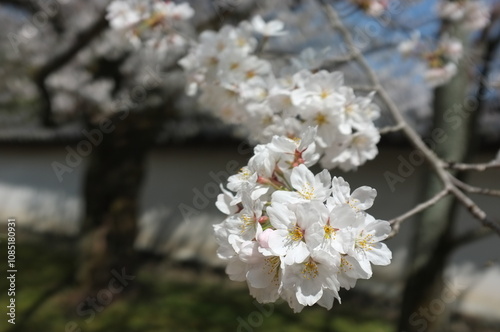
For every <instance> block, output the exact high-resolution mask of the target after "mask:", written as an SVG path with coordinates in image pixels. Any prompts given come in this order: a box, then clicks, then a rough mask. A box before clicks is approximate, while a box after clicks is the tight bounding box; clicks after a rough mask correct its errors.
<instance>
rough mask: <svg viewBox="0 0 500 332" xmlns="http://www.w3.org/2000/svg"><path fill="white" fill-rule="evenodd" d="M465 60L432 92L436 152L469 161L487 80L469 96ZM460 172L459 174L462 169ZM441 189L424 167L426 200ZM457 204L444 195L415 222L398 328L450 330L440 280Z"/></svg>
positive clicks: (491, 45)
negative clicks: (438, 137) (437, 134)
mask: <svg viewBox="0 0 500 332" xmlns="http://www.w3.org/2000/svg"><path fill="white" fill-rule="evenodd" d="M486 31H487V30H486ZM461 37H462V39H464V40H465V38H463V36H461ZM498 42H499V38H498V37H497V38H496V39H494V40H488V42H487V43H486V46H487V47H486V49H485V52H484V55H483V59H481V62H482V66H483V67H481V68H480V75H481V77H482V78H485V77H487V75H488V73H489V64H490V62H491V60H492V56H493V54H494V50H495V49H496V45H497V44H498ZM467 65H470V63H467V61H462V63H461V66H460V67H459V72H458V74H457V75H456V76H455V77H454V79H453V80H452V81H451V82H450V83H449V84H447V85H446V86H443V87H440V88H438V89H436V91H435V93H434V126H433V128H434V129H433V131H434V132H436V131H442V133H444V136H443V137H445V139H443V140H442V142H435V143H436V144H435V151H436V154H437V155H438V156H439V157H441V158H442V159H443V160H445V161H453V162H463V161H467V159H470V158H471V156H472V151H473V147H474V144H475V143H477V141H476V139H475V137H476V135H475V128H476V127H477V118H478V115H479V112H480V110H481V109H482V105H483V102H484V97H485V92H486V86H485V85H484V84H485V80H484V79H482V80H481V81H480V82H479V88H478V91H477V93H476V96H475V97H473V98H471V97H467V85H468V84H467V83H468V79H469V76H468V74H469V69H470V68H468V67H467ZM464 97H465V98H464ZM429 174H430V175H429ZM458 177H459V178H462V177H463V174H459V175H458ZM441 189H442V184H441V182H440V180H439V179H438V178H437V176H435V175H434V174H433V173H432V172H431V171H429V172H426V182H425V189H424V199H428V198H430V197H432V196H433V195H435V194H436V193H437V192H438V191H440V190H441ZM456 205H457V202H456V200H454V199H452V198H451V197H447V198H446V199H443V200H442V201H440V202H439V203H438V204H436V205H434V206H432V207H431V208H429V209H427V210H425V211H424V212H423V213H422V216H421V218H420V220H419V221H418V223H416V224H415V233H414V234H415V235H414V238H413V244H412V248H411V252H410V260H411V264H409V271H408V272H409V273H408V279H407V282H406V285H405V289H404V293H403V303H402V308H401V316H400V320H399V326H398V330H397V331H405V332H417V331H418V332H424V331H425V332H434V331H435V332H444V331H448V325H449V317H450V313H451V310H452V305H453V304H452V303H451V302H452V299H451V298H450V296H449V295H450V293H452V291H453V290H451V289H447V288H448V287H449V286H448V285H447V283H446V281H445V280H444V279H443V271H444V268H445V267H446V264H447V261H448V257H449V254H450V252H451V250H452V248H451V242H452V231H453V226H454V221H455V219H456V218H455V212H456ZM456 295H457V294H455V295H454V296H455V297H456Z"/></svg>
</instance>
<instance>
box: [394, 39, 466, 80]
mask: <svg viewBox="0 0 500 332" xmlns="http://www.w3.org/2000/svg"><path fill="white" fill-rule="evenodd" d="M399 51H400V52H401V54H403V55H404V56H414V57H418V58H420V59H422V60H423V61H424V62H425V64H426V66H427V70H426V71H425V73H424V78H425V80H426V81H427V83H428V84H429V86H430V87H436V86H439V85H443V84H446V83H447V82H448V81H449V80H450V79H451V78H452V77H453V76H455V74H456V73H457V64H458V61H459V60H460V58H461V57H462V55H463V46H462V42H461V41H460V40H458V39H456V38H452V37H449V36H447V35H444V36H443V37H442V38H441V39H440V40H439V41H438V43H437V45H435V46H434V47H433V48H431V47H430V45H428V44H426V43H424V42H422V41H421V40H420V35H419V34H414V35H413V36H412V38H411V39H410V40H407V41H404V42H402V43H401V44H400V45H399Z"/></svg>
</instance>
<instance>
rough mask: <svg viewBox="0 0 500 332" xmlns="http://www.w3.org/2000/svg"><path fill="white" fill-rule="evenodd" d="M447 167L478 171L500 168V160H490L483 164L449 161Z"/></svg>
mask: <svg viewBox="0 0 500 332" xmlns="http://www.w3.org/2000/svg"><path fill="white" fill-rule="evenodd" d="M445 167H446V168H452V169H456V170H458V171H478V172H482V171H485V170H487V169H490V168H500V162H498V161H490V162H488V163H483V164H463V163H447V164H445Z"/></svg>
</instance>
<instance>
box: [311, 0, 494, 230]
mask: <svg viewBox="0 0 500 332" xmlns="http://www.w3.org/2000/svg"><path fill="white" fill-rule="evenodd" d="M318 1H319V2H320V3H321V4H322V5H323V8H324V10H325V13H326V15H327V18H328V20H329V23H330V25H331V26H332V28H333V29H335V30H338V31H339V32H340V34H341V36H342V38H343V39H344V42H345V43H346V45H347V48H348V52H349V54H352V55H353V57H354V60H355V61H357V62H358V64H359V65H360V66H361V69H362V70H363V71H364V72H365V73H366V74H367V76H368V79H369V80H370V82H371V83H372V84H373V86H374V87H375V90H376V91H377V92H378V94H379V97H380V99H381V100H382V101H383V102H384V103H385V104H386V106H387V109H388V110H389V112H390V113H391V115H392V117H393V118H394V120H395V121H396V124H397V125H398V126H400V127H401V131H403V133H404V134H405V135H406V137H407V138H408V139H409V140H410V142H411V143H412V144H413V146H414V147H415V148H416V149H418V150H419V151H420V152H421V153H422V155H423V156H424V157H425V159H426V161H427V162H428V164H429V165H430V166H431V167H432V169H433V170H434V172H435V173H436V175H437V176H438V177H439V179H440V180H441V182H442V183H443V186H444V189H443V190H442V191H441V192H439V193H438V194H437V195H436V196H434V197H433V198H431V199H430V200H428V201H426V202H424V203H422V204H419V205H418V206H417V207H415V208H414V209H412V210H410V211H408V212H407V213H405V214H404V215H402V216H401V217H398V218H396V219H394V220H393V221H392V224H393V232H392V233H391V235H393V234H395V233H397V231H398V230H399V224H400V223H401V221H402V220H404V219H406V218H408V217H409V216H412V215H414V214H415V213H418V212H420V211H422V210H424V209H426V208H428V207H430V206H431V205H432V204H434V203H435V202H437V201H439V200H440V199H441V198H442V197H444V196H445V195H447V194H452V195H453V196H455V198H456V199H457V200H458V201H459V202H460V203H461V204H462V205H464V206H465V207H466V208H467V210H468V211H469V212H470V213H471V214H472V215H473V216H474V217H475V218H476V219H478V220H479V221H480V222H481V223H482V224H483V225H484V226H487V227H489V228H491V229H492V230H494V231H495V232H497V233H498V234H499V235H500V225H499V224H498V223H495V222H493V221H492V220H490V219H488V218H487V215H486V213H485V212H484V211H483V210H482V209H481V208H480V207H479V206H478V205H477V204H476V203H475V202H474V201H473V200H471V199H470V198H469V197H468V196H467V195H465V194H464V193H463V192H462V191H461V190H460V189H459V188H457V186H456V185H455V184H454V183H453V182H452V180H451V175H450V173H449V172H448V171H447V170H446V165H447V163H445V162H443V161H442V160H441V159H440V158H439V157H438V156H437V155H436V153H435V152H434V151H432V150H431V149H430V148H429V147H428V146H427V145H426V144H425V143H424V141H423V140H422V138H421V137H420V135H419V134H418V133H417V132H416V131H415V130H414V129H413V128H412V127H410V126H409V125H408V123H407V122H406V120H405V119H404V117H403V115H402V114H401V112H400V111H399V109H398V107H397V106H396V104H395V103H394V101H393V100H392V98H391V97H390V96H389V94H388V93H387V91H386V90H385V89H384V88H383V87H382V84H381V83H380V80H379V79H378V77H377V75H376V74H375V72H374V71H373V70H372V68H371V67H370V65H369V64H368V62H367V61H366V59H365V58H364V56H363V54H362V53H361V51H360V50H359V49H358V48H356V46H355V43H354V40H353V38H352V36H351V34H350V32H349V30H348V29H347V27H346V26H344V24H343V23H342V21H341V20H340V18H339V16H338V14H337V12H336V11H335V9H334V8H333V7H332V6H330V5H329V4H328V3H327V1H325V0H318ZM399 219H401V221H399Z"/></svg>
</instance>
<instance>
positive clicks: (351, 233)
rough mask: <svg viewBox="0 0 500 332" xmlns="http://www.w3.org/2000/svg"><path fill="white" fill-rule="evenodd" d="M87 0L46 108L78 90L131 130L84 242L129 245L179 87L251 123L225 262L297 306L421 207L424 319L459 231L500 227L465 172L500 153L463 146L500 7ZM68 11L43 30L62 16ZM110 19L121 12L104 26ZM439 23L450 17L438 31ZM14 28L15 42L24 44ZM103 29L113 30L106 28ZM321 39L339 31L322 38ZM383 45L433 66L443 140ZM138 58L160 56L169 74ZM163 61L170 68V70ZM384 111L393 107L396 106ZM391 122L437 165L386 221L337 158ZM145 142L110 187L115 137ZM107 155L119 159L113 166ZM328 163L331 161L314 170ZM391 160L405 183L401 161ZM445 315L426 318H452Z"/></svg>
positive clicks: (93, 172) (419, 295)
mask: <svg viewBox="0 0 500 332" xmlns="http://www.w3.org/2000/svg"><path fill="white" fill-rule="evenodd" d="M73 6H77V5H73ZM82 6H83V5H82ZM88 6H94V12H95V13H97V14H96V15H93V16H94V17H92V18H93V20H91V19H82V21H84V23H82V25H83V26H85V28H82V29H81V30H82V32H81V33H80V34H79V35H78V36H79V38H80V39H78V41H77V42H75V43H74V44H72V45H71V44H70V45H69V47H68V48H66V49H65V50H63V51H62V52H61V53H60V54H59V55H56V56H55V57H53V58H49V59H42V60H41V61H40V62H42V63H44V65H42V66H41V69H40V70H39V71H37V73H36V74H35V75H34V81H35V82H36V87H37V88H38V90H39V93H40V95H41V96H42V98H43V99H44V100H45V103H44V108H43V110H42V114H44V122H45V123H46V124H52V123H53V122H54V121H53V119H51V116H52V115H53V112H54V110H57V108H58V107H59V108H61V109H63V108H75V107H76V105H75V103H76V102H79V103H81V104H80V105H83V106H84V107H85V108H88V109H89V111H88V112H86V113H85V114H86V116H87V117H88V118H87V123H88V128H90V129H91V130H92V129H95V128H97V127H98V125H99V124H100V121H102V119H111V120H112V123H113V124H114V125H116V126H123V128H125V129H126V130H125V131H126V132H127V134H126V135H125V136H118V134H117V133H119V132H120V131H118V130H117V131H116V132H113V133H112V134H111V136H113V137H115V139H114V140H113V139H111V138H109V139H108V141H107V142H111V143H109V144H103V145H102V146H100V147H99V149H98V151H95V153H94V154H95V159H94V160H93V162H91V164H90V168H89V172H88V176H87V183H88V187H87V197H91V196H97V197H102V198H103V201H104V202H105V204H104V205H106V206H103V203H102V202H99V200H95V201H94V203H92V201H90V203H89V205H88V206H87V219H86V222H85V223H84V229H85V230H86V231H87V233H88V234H89V235H88V236H87V237H86V241H87V242H88V243H89V244H90V245H89V248H90V247H92V244H94V243H95V242H96V241H101V242H103V243H104V242H106V241H109V239H110V238H111V239H112V241H111V242H112V243H117V244H119V245H117V246H116V248H118V247H120V248H125V249H120V250H118V249H117V251H116V252H115V253H114V254H113V256H112V257H111V258H109V257H108V258H109V259H110V260H111V261H113V260H120V259H121V260H123V257H130V251H131V248H132V245H133V240H134V234H135V230H136V228H137V224H136V217H135V214H136V213H137V211H136V205H135V203H134V201H135V199H136V195H137V188H138V187H139V185H140V178H141V175H142V173H143V170H142V169H141V167H140V165H141V163H142V162H143V159H144V155H145V153H146V151H147V149H148V148H149V147H150V146H151V145H152V144H153V143H154V137H155V135H156V134H158V131H159V130H160V128H161V126H159V124H161V122H162V121H163V120H165V117H166V114H165V112H164V109H165V105H167V107H168V108H169V109H172V110H173V109H176V108H180V107H179V106H178V105H177V104H176V102H177V101H178V99H180V97H179V95H180V94H182V93H183V92H185V95H187V96H190V98H191V99H190V100H191V101H197V102H198V103H199V104H200V105H202V109H203V110H204V111H205V112H206V113H208V114H210V115H212V116H215V117H216V118H218V119H220V120H221V121H222V122H223V123H225V124H227V125H229V126H233V127H234V126H236V127H238V128H239V130H240V131H242V132H244V133H245V136H246V137H247V138H248V139H249V141H250V142H252V143H253V144H254V145H255V148H254V153H253V156H252V157H251V158H250V160H249V161H248V165H246V166H245V167H243V168H242V169H241V170H240V172H239V173H238V174H235V175H233V176H231V177H230V178H229V179H228V182H227V184H222V185H221V192H222V193H221V194H220V195H219V197H218V199H217V202H216V205H217V207H218V208H219V210H220V211H221V212H222V213H223V214H225V215H226V217H225V219H224V220H223V221H222V222H221V223H219V224H217V225H215V226H214V237H215V239H216V241H217V243H218V244H219V250H218V255H219V257H220V258H222V259H224V260H225V261H226V262H227V269H226V272H227V274H228V275H229V277H230V278H231V279H232V280H237V281H246V282H247V284H248V287H249V291H250V294H251V295H252V296H253V297H255V298H256V299H257V300H258V301H259V302H263V303H268V302H274V301H276V300H277V299H279V298H282V299H285V300H286V301H287V302H288V304H289V305H290V307H291V308H292V309H293V310H294V311H295V312H300V311H301V310H302V308H304V307H305V306H310V305H314V304H319V305H321V306H323V307H326V308H328V309H330V308H332V306H333V303H334V300H335V299H337V300H338V301H339V302H340V296H339V293H338V292H339V290H340V289H341V288H344V289H350V288H352V287H354V286H355V284H356V281H357V280H358V279H368V278H370V277H371V276H372V272H373V271H372V265H388V264H389V263H390V261H391V257H392V254H391V252H390V250H389V249H388V248H387V246H386V245H385V244H384V243H383V242H382V241H383V240H385V239H387V238H390V237H393V236H397V234H398V231H399V229H400V227H401V225H402V223H403V222H404V221H405V220H408V219H409V218H410V217H413V216H415V215H417V214H420V220H419V226H418V229H417V230H416V232H415V241H414V242H415V245H414V248H413V251H414V253H413V255H414V257H413V259H412V260H411V264H410V266H409V267H408V270H409V273H408V281H407V285H406V289H405V291H404V299H403V307H402V313H401V318H400V324H399V330H404V331H418V330H420V328H421V326H418V325H416V324H414V322H413V321H412V320H411V319H410V318H411V315H412V314H413V313H414V312H416V310H417V309H418V307H419V306H422V305H425V304H428V303H429V302H430V301H431V300H432V299H433V298H435V297H436V294H437V292H440V291H441V290H442V283H443V281H442V279H443V278H442V273H443V269H444V267H445V265H446V260H447V257H448V254H449V253H450V252H451V251H452V250H453V249H454V248H456V247H458V246H459V245H462V244H465V243H469V242H470V241H473V240H477V239H481V238H483V237H484V236H487V235H490V234H493V233H498V234H500V225H499V224H498V222H497V221H495V220H493V219H492V218H491V216H488V215H487V214H486V213H485V212H484V211H483V210H482V208H481V207H480V206H478V205H477V204H476V203H475V201H474V200H473V199H472V198H471V194H485V195H492V196H499V192H498V190H494V189H488V188H479V187H474V186H472V185H470V184H468V183H467V182H466V181H465V179H464V178H463V176H462V175H461V173H460V172H462V171H468V170H472V171H488V169H490V168H497V167H500V161H499V160H498V157H497V158H496V159H495V160H492V161H491V162H489V163H485V164H470V163H466V161H467V159H468V157H469V156H470V153H471V148H472V145H471V143H472V139H473V137H476V136H477V132H476V127H477V122H478V121H479V113H480V111H482V110H483V109H484V108H485V105H486V104H487V103H488V93H490V91H491V89H492V87H493V88H494V87H495V79H496V78H495V76H494V75H495V74H497V75H498V71H497V70H496V69H494V66H495V62H494V58H493V57H494V54H495V52H497V51H498V44H499V40H500V35H499V34H498V31H497V29H495V22H496V20H497V18H498V15H499V12H500V10H499V9H498V8H497V7H488V5H487V4H486V3H483V2H481V1H472V0H466V1H451V0H441V1H428V2H426V3H424V4H420V3H419V1H413V2H412V3H408V4H407V3H403V2H400V1H389V0H351V1H336V2H334V1H323V0H319V1H310V2H305V1H269V2H265V3H262V2H260V1H256V2H254V1H216V2H214V3H213V4H207V2H202V1H190V2H186V3H177V2H175V3H174V2H171V1H160V0H147V1H139V0H114V1H112V2H111V3H109V4H108V3H107V2H106V1H103V2H96V4H94V5H88ZM207 6H208V8H207ZM419 6H421V7H419ZM422 6H424V7H425V6H433V10H432V12H433V14H432V21H431V22H426V21H423V22H417V23H418V24H417V25H416V26H411V25H409V24H407V23H406V22H405V21H404V20H399V19H398V15H401V16H403V14H406V15H408V12H409V11H411V10H416V11H418V10H420V11H422V10H423V9H422ZM61 7H62V8H64V6H61ZM30 10H32V9H30ZM35 11H36V9H35ZM427 12H430V10H428V9H427ZM91 16H92V15H91ZM352 16H356V19H357V20H365V21H366V22H372V23H373V22H375V23H377V24H379V26H382V27H383V29H382V28H381V29H380V30H379V31H384V32H388V31H390V32H393V33H394V36H396V37H395V38H393V39H394V40H395V41H392V42H391V43H389V45H384V43H383V41H382V39H383V38H378V39H377V38H370V37H372V36H370V33H369V30H368V32H367V31H363V30H361V31H360V30H359V29H357V28H358V27H357V26H356V19H355V20H354V21H353V19H352ZM57 17H59V16H58V15H54V17H52V20H53V24H52V25H50V26H47V27H46V28H47V29H56V28H57V26H58V24H59V23H57V22H58V19H57ZM96 17H97V18H96ZM88 21H92V22H91V23H88ZM107 22H109V26H110V27H111V29H105V28H106V27H107V24H108V23H107ZM315 22H319V25H318V24H315ZM428 24H433V25H437V26H438V27H437V28H434V30H431V31H432V32H431V33H429V32H428V30H426V29H425V27H426V25H428ZM367 36H368V39H373V40H369V42H368V43H361V44H364V45H360V42H359V40H360V38H366V37H367ZM14 37H15V36H11V38H10V43H11V44H12V43H14V45H17V46H26V45H24V44H25V43H23V42H22V39H19V38H20V37H17V39H15V38H14ZM24 38H26V37H24ZM67 38H69V37H67ZM95 38H98V39H100V40H99V41H98V42H95V43H93V40H94V39H95ZM314 38H317V39H314ZM291 40H293V42H291ZM321 40H327V41H328V43H327V44H329V45H333V46H330V47H321V46H318V45H321V44H322V43H320V42H319V41H321ZM323 44H325V43H323ZM32 45H34V44H32ZM48 47H50V46H48ZM384 48H387V49H389V50H391V51H392V52H398V54H400V56H401V60H400V61H401V62H405V61H408V62H409V63H410V65H411V66H413V67H416V68H418V70H419V71H420V72H421V73H422V75H421V77H420V79H421V81H420V82H419V83H416V84H418V85H419V86H422V85H424V86H425V87H426V88H427V89H426V91H428V92H429V91H430V93H431V94H432V103H433V106H432V109H433V119H434V121H433V130H432V131H431V132H435V131H436V130H438V131H439V132H440V133H441V132H442V133H444V134H445V135H446V136H447V137H448V139H447V140H446V142H444V143H443V144H437V145H436V146H434V147H433V148H432V149H431V147H429V146H428V145H427V144H426V143H425V140H424V139H423V137H422V136H421V135H420V134H419V132H418V131H417V130H416V129H415V123H412V122H411V114H408V113H407V112H406V113H405V111H406V110H405V109H403V108H402V107H401V105H402V104H403V101H401V100H398V96H396V95H394V93H393V92H392V91H391V90H390V89H389V88H388V87H389V84H390V83H388V82H387V79H386V78H384V77H383V72H381V71H380V70H379V69H380V66H377V65H376V64H375V61H374V60H373V57H370V54H369V53H370V52H377V50H383V49H384ZM34 49H35V48H34ZM34 49H33V50H30V49H29V48H28V49H25V50H23V51H24V52H30V51H31V52H34ZM473 49H475V50H476V52H472V50H473ZM79 52H80V53H81V54H83V55H81V57H83V58H84V60H80V61H79V62H78V61H77V65H73V66H71V67H67V68H71V70H67V71H66V72H64V68H62V67H63V65H65V64H66V63H68V62H69V61H70V60H72V59H73V58H74V56H75V54H77V53H79ZM110 54H111V56H109V55H110ZM33 57H34V56H33ZM34 58H35V57H34ZM92 58H97V59H98V61H94V63H92V64H93V66H94V67H97V68H99V70H96V71H95V72H94V73H92V72H91V71H89V68H88V65H87V67H85V66H84V65H82V64H83V63H88V62H89V61H90V60H89V59H92ZM349 66H356V68H357V70H358V72H359V74H357V77H356V79H355V80H352V79H351V81H355V82H354V83H346V82H347V81H349V80H348V79H347V77H349V75H353V74H352V73H353V72H354V70H353V69H352V68H350V67H349ZM110 68H111V69H112V70H110ZM113 68H114V69H113ZM138 68H155V70H154V73H156V74H150V73H149V71H147V70H146V71H144V70H138ZM157 68H160V70H159V71H160V72H162V73H167V74H162V75H161V78H159V79H157V76H158V75H157V73H158V70H156V69H157ZM75 73H77V75H75ZM145 73H146V74H145ZM49 76H50V77H49ZM49 78H50V79H49ZM349 78H351V77H349ZM152 79H153V80H152ZM179 80H183V81H184V82H185V84H183V86H181V87H180V86H179V85H178V84H175V83H177V82H178V81H179ZM152 81H154V82H155V84H151V82H152ZM75 82H76V83H75ZM124 82H125V83H124ZM141 82H142V83H141ZM123 84H126V85H128V86H127V87H128V88H130V89H131V90H130V91H134V90H133V89H134V87H135V86H137V85H139V86H142V87H143V90H144V91H147V94H148V97H147V98H146V97H145V98H144V101H145V103H144V104H146V106H144V105H143V106H142V107H141V106H139V105H138V104H137V103H131V102H130V101H129V99H130V98H127V97H126V96H125V97H123V95H120V93H121V92H123V90H124V89H125V88H127V87H123ZM406 84H413V83H412V82H409V80H407V82H406ZM496 84H497V85H498V83H496ZM181 90H183V91H182V92H181ZM137 91H138V90H137ZM76 96H77V97H76ZM416 99H418V97H417V98H416ZM68 104H69V106H68ZM457 104H458V105H460V106H459V107H458V108H457V107H455V105H457ZM141 108H142V110H141ZM449 110H453V114H451V115H450V113H449V112H450V111H449ZM447 112H448V113H447ZM143 114H150V117H147V119H148V120H147V121H146V122H147V123H148V125H147V126H146V127H147V128H154V129H153V130H149V132H148V134H147V135H145V134H144V132H143V131H141V130H140V126H139V125H137V127H135V126H134V123H136V122H137V119H141V118H142V117H143ZM381 114H384V115H385V117H384V119H387V118H389V119H390V121H388V123H383V121H382V119H380V116H381ZM450 119H451V120H450ZM456 119H459V120H456ZM384 121H385V120H384ZM124 123H128V124H127V125H124ZM381 123H383V125H381ZM394 134H400V137H403V138H405V139H406V140H407V141H408V142H410V143H411V144H412V146H413V147H414V149H415V151H417V153H418V154H419V155H420V156H421V157H422V158H423V159H425V160H426V162H427V166H428V168H429V170H430V172H431V174H432V175H431V176H429V179H428V181H427V183H426V189H425V191H426V195H425V197H424V198H423V200H422V201H421V202H420V203H419V204H417V205H416V206H415V207H414V208H412V209H411V210H409V211H407V212H406V213H404V214H402V215H400V216H395V217H394V218H393V219H391V220H387V221H385V220H379V219H377V218H376V216H372V215H371V214H370V213H369V212H368V211H367V210H368V209H369V208H370V207H371V206H372V204H373V203H374V200H375V197H376V195H377V191H376V188H370V187H368V186H362V187H360V188H357V189H354V190H353V191H351V188H350V185H349V184H348V183H347V182H346V181H345V180H344V179H343V178H342V177H338V176H333V177H332V175H331V173H330V172H332V173H334V172H335V170H336V169H340V170H343V171H355V170H356V169H357V168H358V167H369V161H370V160H372V159H374V158H376V156H377V154H378V146H377V144H378V143H379V141H380V139H381V136H382V135H394ZM141 135H142V136H141ZM124 137H125V138H126V139H127V144H125V145H124V146H122V148H118V145H116V144H115V143H116V142H118V141H120V140H121V139H123V138H124ZM132 137H133V138H132ZM131 147H134V149H135V150H139V151H140V153H138V154H136V155H134V156H133V158H132V159H134V160H135V163H132V164H130V165H129V166H128V167H129V168H128V169H123V173H120V174H123V175H126V176H129V175H130V174H134V175H133V176H130V178H129V181H128V183H132V187H133V188H134V189H130V187H127V189H130V191H128V190H127V191H126V194H124V195H122V196H119V195H115V194H113V193H110V192H102V190H103V189H102V188H101V187H100V186H99V185H98V184H99V179H100V178H102V177H103V171H104V172H106V174H108V173H114V174H115V175H114V176H112V178H117V177H116V169H114V168H113V165H119V164H124V160H126V158H123V157H121V158H114V157H110V155H111V154H110V151H112V150H114V149H119V150H118V151H119V152H120V153H123V154H124V155H127V154H130V153H131V152H130V151H133V150H134V149H130V148H131ZM106 160H107V161H106ZM102 164H107V165H108V166H109V167H107V169H108V170H107V171H105V170H103V168H102V167H99V165H102ZM365 164H367V165H366V166H365ZM318 167H321V168H324V169H323V170H320V171H318V172H317V171H316V170H317V169H318ZM388 176H389V177H388V178H387V180H388V181H392V182H393V183H398V181H399V179H398V177H397V176H394V175H392V176H391V175H388ZM118 178H119V177H118ZM118 182H119V181H118ZM113 185H117V183H114V184H112V186H113ZM118 187H119V188H121V187H120V186H118ZM455 205H462V206H464V207H465V208H466V209H467V210H468V211H469V212H470V214H471V215H472V216H473V217H474V218H475V219H477V220H478V221H479V223H478V225H477V228H476V230H475V231H473V232H469V233H467V234H462V235H458V236H454V235H453V232H452V229H453V220H454V218H453V211H454V210H455ZM223 218H224V217H221V219H223ZM123 220H125V221H123ZM481 226H484V227H481ZM111 242H110V243H111ZM89 251H91V249H89ZM87 253H88V254H89V252H87ZM90 255H93V256H94V257H98V256H99V255H100V253H93V254H92V253H90ZM120 257H121V258H120ZM96 266H100V267H102V266H103V264H96V265H92V264H91V265H90V267H89V270H88V271H87V272H88V273H92V272H93V271H94V270H95V268H96ZM89 271H90V272H89ZM445 318H446V317H445V316H444V315H443V318H442V319H440V320H435V321H432V322H430V321H429V322H427V325H429V328H431V329H432V330H441V329H442V326H445V324H446V322H445ZM427 325H426V326H427Z"/></svg>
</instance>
